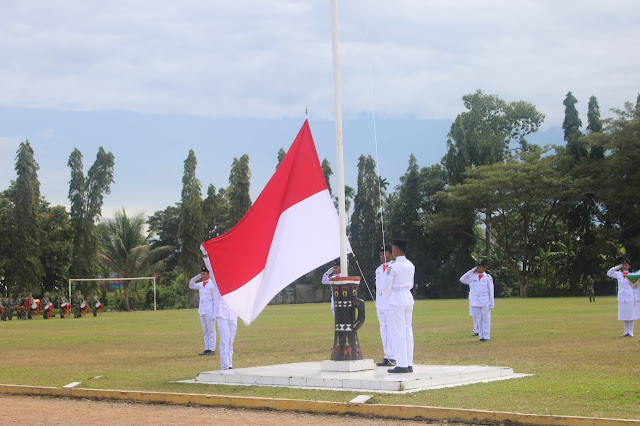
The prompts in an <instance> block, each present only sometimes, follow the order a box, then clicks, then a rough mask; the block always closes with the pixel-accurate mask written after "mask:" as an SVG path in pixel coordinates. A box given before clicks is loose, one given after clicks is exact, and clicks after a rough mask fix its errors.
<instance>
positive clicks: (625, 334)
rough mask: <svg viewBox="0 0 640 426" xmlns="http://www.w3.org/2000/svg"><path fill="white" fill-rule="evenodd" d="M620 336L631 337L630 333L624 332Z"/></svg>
mask: <svg viewBox="0 0 640 426" xmlns="http://www.w3.org/2000/svg"><path fill="white" fill-rule="evenodd" d="M620 337H629V333H624V334H623V335H622V336H620Z"/></svg>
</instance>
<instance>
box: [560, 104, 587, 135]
mask: <svg viewBox="0 0 640 426" xmlns="http://www.w3.org/2000/svg"><path fill="white" fill-rule="evenodd" d="M577 103H578V100H577V99H576V98H575V96H573V93H571V92H569V93H567V97H566V98H565V99H564V101H563V102H562V104H563V105H564V107H565V108H564V121H563V122H562V128H563V129H564V140H565V141H567V142H569V141H570V140H571V139H573V138H574V137H576V136H581V135H582V134H581V133H580V127H582V121H581V120H580V117H579V116H578V110H577V109H576V104H577Z"/></svg>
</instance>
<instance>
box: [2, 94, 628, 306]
mask: <svg viewBox="0 0 640 426" xmlns="http://www.w3.org/2000/svg"><path fill="white" fill-rule="evenodd" d="M462 100H463V104H464V107H465V111H464V112H462V113H460V114H459V115H458V116H457V117H456V119H455V120H454V121H453V123H452V125H451V129H450V131H449V134H448V137H447V142H446V143H447V152H446V154H445V156H444V157H443V158H442V159H441V161H440V163H439V164H435V165H431V166H426V167H420V166H419V164H418V161H417V159H416V157H415V156H414V155H413V154H411V155H410V157H409V161H408V167H407V170H406V172H405V174H404V175H403V176H401V178H400V181H399V184H398V185H396V186H395V187H394V188H392V189H391V188H389V185H388V181H387V180H386V179H384V178H382V177H380V176H378V174H377V170H376V164H375V161H374V159H373V158H372V157H371V156H364V155H362V156H360V158H359V159H358V163H357V170H358V173H357V186H356V188H355V189H354V188H352V187H347V188H346V191H345V192H346V195H347V203H346V204H347V211H348V212H349V213H350V215H349V220H348V223H349V225H348V234H349V239H350V241H351V245H352V247H353V251H354V253H355V255H356V256H357V264H354V263H355V262H353V261H352V262H351V266H350V273H351V274H356V273H357V274H360V270H362V275H363V276H364V278H365V279H366V280H367V283H368V284H369V286H370V287H371V288H373V285H374V271H375V268H376V266H377V265H378V263H379V258H378V253H379V248H380V246H381V244H382V242H383V241H386V242H387V243H388V242H390V241H391V239H393V238H404V239H407V240H408V241H409V252H408V257H409V258H410V259H412V261H413V262H414V264H415V265H416V294H417V296H418V297H429V298H447V297H461V296H463V295H464V294H463V288H462V286H460V285H459V283H458V278H459V276H460V275H461V274H462V273H463V272H464V271H466V270H468V269H469V267H470V266H471V265H473V264H474V263H475V262H476V261H477V260H479V259H480V258H484V259H487V260H488V262H489V269H490V271H491V273H492V274H493V275H494V277H495V278H496V280H495V281H496V287H497V288H496V294H497V295H498V296H503V297H509V296H521V297H527V296H558V295H567V296H570V295H579V294H582V292H583V289H582V284H581V283H582V280H583V279H584V278H585V277H586V276H587V275H592V276H593V277H594V278H595V279H596V282H598V280H600V281H601V286H600V290H601V292H607V291H609V290H610V288H609V287H608V286H607V285H606V281H605V276H604V271H606V269H608V267H609V266H610V265H613V264H614V263H616V262H617V260H618V259H617V258H619V257H620V256H627V257H629V258H631V259H632V262H633V261H638V260H640V215H639V214H638V213H640V211H639V210H640V205H639V202H638V191H637V188H638V184H640V174H639V173H638V172H637V167H636V164H638V162H637V161H636V160H638V158H637V157H639V156H640V95H638V98H637V100H636V103H635V104H633V103H631V102H629V103H626V104H625V105H624V106H623V108H621V109H614V110H612V113H613V117H612V118H608V119H601V117H600V109H599V106H598V101H597V99H596V97H595V96H592V97H591V98H590V99H589V102H588V110H587V126H586V127H585V128H584V129H583V125H582V121H581V119H580V114H579V113H578V110H577V108H576V104H577V102H578V101H577V99H576V98H575V97H574V96H573V94H572V93H571V92H569V93H568V94H567V95H566V97H565V99H564V102H563V104H564V106H565V119H564V122H563V126H562V127H563V130H564V140H562V141H558V144H557V145H548V146H545V147H540V146H537V145H535V144H531V143H529V142H528V141H527V136H528V135H530V134H532V133H534V132H536V131H537V130H538V129H539V128H540V126H541V125H542V123H543V121H544V115H543V114H541V113H540V112H538V111H537V110H536V108H535V106H534V105H532V104H531V103H529V102H526V101H516V102H506V101H504V100H502V99H501V98H500V97H498V96H496V95H489V94H485V93H484V92H482V91H480V90H478V91H476V92H475V93H472V94H469V95H466V96H464V97H463V99H462ZM285 154H286V152H285V151H284V149H280V150H279V151H278V153H277V163H276V168H277V167H278V165H279V164H280V162H281V161H282V159H283V158H284V155H285ZM82 158H83V156H82V153H81V152H80V151H79V150H77V149H76V150H74V151H73V152H72V153H71V155H70V157H69V161H68V166H69V168H70V175H71V179H70V182H69V201H70V206H71V207H70V211H69V212H67V211H66V208H65V207H62V206H51V205H50V204H49V203H48V202H47V201H46V200H45V199H44V197H42V196H41V194H40V184H39V181H38V177H37V172H38V164H37V162H36V160H35V155H34V152H33V149H32V147H31V145H30V143H29V141H28V140H26V141H24V142H22V143H21V144H20V146H19V148H18V151H17V155H16V163H15V170H16V179H15V180H14V181H12V182H11V184H10V186H9V188H7V189H6V190H4V191H3V192H1V193H0V278H1V279H2V284H3V285H4V286H5V288H6V290H7V291H9V292H13V293H18V292H22V291H33V292H34V293H35V294H38V293H39V292H43V291H52V290H55V289H56V288H63V287H64V286H65V284H66V282H67V280H68V279H69V278H70V277H72V278H95V277H98V276H103V277H104V276H108V275H113V274H114V273H117V274H119V276H121V277H135V276H143V275H148V274H150V273H153V272H159V271H162V272H163V273H164V278H163V280H161V282H160V283H161V285H160V287H161V297H160V298H161V299H163V300H165V301H166V303H165V304H166V305H167V306H171V307H173V306H176V307H183V306H186V305H189V304H191V305H193V303H194V300H193V299H191V300H190V301H189V297H190V296H189V293H188V291H187V289H186V280H187V278H188V277H191V276H193V275H195V274H196V273H197V272H198V271H199V269H200V267H201V262H202V257H201V253H200V249H199V247H200V244H201V243H202V242H203V241H205V240H208V239H211V238H215V237H217V236H220V235H222V234H224V233H225V232H227V231H228V230H229V229H231V228H232V227H233V226H234V225H235V224H236V223H237V222H238V221H239V220H240V219H241V218H242V216H243V215H244V214H245V213H246V212H247V210H248V209H249V208H250V207H251V203H252V201H251V197H250V195H249V194H250V182H251V171H250V168H249V156H248V155H247V154H244V155H242V156H241V157H239V158H234V159H233V162H232V164H231V168H230V173H229V181H228V185H226V186H221V187H220V188H216V187H215V186H214V185H213V184H211V185H209V186H208V187H207V190H206V195H203V193H202V185H201V183H200V181H199V180H198V179H197V178H196V168H197V159H196V155H195V153H194V152H193V150H190V151H189V153H188V155H187V158H186V160H185V162H184V173H183V178H182V193H181V200H180V201H179V202H176V203H175V204H173V205H170V206H167V207H166V208H165V209H163V210H159V211H156V212H155V213H153V214H152V215H151V216H149V217H148V218H146V220H145V218H144V217H143V216H141V215H139V214H138V215H135V216H132V217H130V216H128V215H127V213H126V211H124V209H123V211H122V212H119V213H118V214H116V216H115V217H114V218H110V219H102V218H101V209H102V204H103V200H104V196H105V195H107V194H109V191H110V186H111V184H112V183H113V169H114V165H115V159H114V156H113V154H111V153H109V152H106V151H105V150H104V149H103V148H102V147H101V148H100V149H99V150H98V153H97V156H96V160H95V162H94V163H93V165H92V166H91V167H90V169H89V171H88V173H87V174H86V176H85V175H84V173H83V164H82ZM322 170H323V173H324V175H325V179H326V181H327V186H328V188H329V191H330V192H332V189H331V184H330V178H331V175H332V174H333V171H332V169H331V164H330V163H329V161H328V160H327V159H324V160H323V162H322ZM332 195H333V194H332ZM336 206H337V201H336ZM351 206H353V209H351ZM381 213H382V214H381ZM145 223H146V225H148V233H145V231H144V228H145V227H144V225H145ZM352 260H353V259H352ZM327 267H328V266H325V267H322V268H318V269H317V270H316V271H312V272H310V273H309V274H307V275H306V276H304V277H301V278H300V279H299V280H298V281H299V282H314V283H319V280H320V276H321V275H322V273H323V272H324V271H325V270H326V268H327ZM597 289H598V287H597ZM163 291H164V293H163V294H162V292H163ZM362 295H363V297H367V295H368V292H367V291H366V290H364V289H363V291H362ZM129 302H130V301H129V295H128V284H126V286H125V292H124V296H123V297H122V299H121V302H120V303H121V304H122V308H123V309H125V310H129V308H130V305H129Z"/></svg>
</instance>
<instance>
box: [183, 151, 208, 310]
mask: <svg viewBox="0 0 640 426" xmlns="http://www.w3.org/2000/svg"><path fill="white" fill-rule="evenodd" d="M197 165H198V162H197V160H196V155H195V153H194V152H193V150H192V149H191V150H189V155H188V156H187V159H186V160H185V161H184V175H183V176H182V204H181V208H180V227H179V229H178V240H179V241H180V243H181V248H182V249H181V252H180V258H179V262H178V263H179V265H180V267H181V268H182V270H183V271H184V273H185V274H186V275H187V276H188V277H191V276H193V275H196V274H197V273H198V272H199V271H200V268H201V267H202V265H203V263H202V252H201V251H200V245H201V244H202V241H203V237H204V218H203V215H202V192H201V186H200V181H199V180H198V179H197V178H196V166H197ZM192 302H193V301H192Z"/></svg>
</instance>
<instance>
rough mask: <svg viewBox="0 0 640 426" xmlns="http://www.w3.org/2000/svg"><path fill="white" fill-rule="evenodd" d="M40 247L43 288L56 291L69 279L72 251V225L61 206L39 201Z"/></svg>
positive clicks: (64, 285) (63, 286)
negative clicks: (41, 232)
mask: <svg viewBox="0 0 640 426" xmlns="http://www.w3.org/2000/svg"><path fill="white" fill-rule="evenodd" d="M40 217H41V227H42V231H43V234H42V239H41V242H40V245H41V247H42V253H41V262H42V267H43V268H44V276H43V279H42V287H43V290H47V291H58V290H60V289H63V288H65V287H66V283H67V282H68V280H69V265H70V264H71V256H72V253H73V225H72V224H71V220H70V218H69V214H68V213H67V210H66V209H65V208H64V207H63V206H53V207H52V206H50V205H49V203H48V202H46V201H44V200H42V201H41V216H40Z"/></svg>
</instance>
